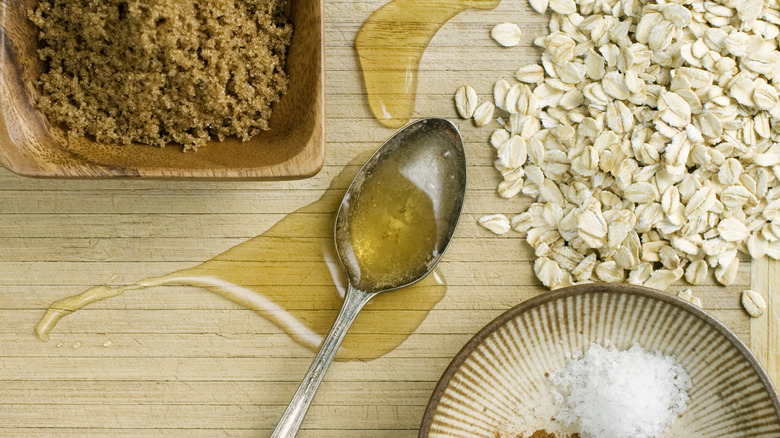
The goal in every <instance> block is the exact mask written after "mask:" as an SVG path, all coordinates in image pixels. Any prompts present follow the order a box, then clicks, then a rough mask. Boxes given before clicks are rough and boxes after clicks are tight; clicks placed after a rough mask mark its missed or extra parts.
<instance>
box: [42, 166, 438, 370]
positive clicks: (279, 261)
mask: <svg viewBox="0 0 780 438" xmlns="http://www.w3.org/2000/svg"><path fill="white" fill-rule="evenodd" d="M356 161H357V160H356ZM353 164H354V163H353ZM354 171H355V166H347V167H345V168H344V170H342V172H341V173H340V174H339V175H338V176H337V177H336V178H335V179H334V180H333V182H332V183H331V186H330V188H329V189H328V190H326V191H325V194H324V195H323V196H322V197H321V198H320V199H319V200H317V201H315V202H313V203H312V204H310V205H308V206H305V207H303V208H300V209H299V210H296V211H295V212H293V213H291V214H289V215H287V216H286V217H285V218H284V219H282V220H281V221H279V222H278V223H277V224H276V225H274V226H273V227H271V228H270V229H268V230H267V231H266V232H264V233H263V234H261V235H260V236H257V237H254V238H252V239H250V240H248V241H246V242H244V243H242V244H239V245H237V246H235V247H233V248H231V249H229V250H227V251H225V252H224V253H222V254H220V255H218V256H216V257H214V258H213V259H211V260H208V261H206V262H204V263H202V264H200V265H198V266H195V267H193V268H189V269H183V270H180V271H176V272H173V273H170V274H167V275H163V276H160V277H152V278H147V279H144V280H141V281H139V282H137V283H135V284H130V285H123V286H96V287H93V288H90V289H88V290H86V291H84V292H82V293H81V294H78V295H74V296H72V297H68V298H65V299H62V300H59V301H56V302H54V303H52V305H51V306H50V307H49V309H48V310H47V312H46V314H45V315H44V316H43V318H42V319H41V320H40V321H39V322H38V324H37V325H36V327H35V331H36V333H37V335H38V337H39V338H40V339H41V340H47V339H48V337H49V333H50V332H51V331H52V329H53V328H54V327H55V326H56V324H57V322H58V321H60V319H62V318H63V317H65V316H67V315H70V314H72V313H73V312H76V311H77V310H79V309H81V308H83V307H84V306H87V305H89V304H91V303H94V302H97V301H101V300H105V299H108V298H112V297H115V296H118V295H120V294H122V293H124V292H126V291H132V290H138V289H145V288H150V287H156V286H165V285H188V286H195V287H199V288H203V289H206V290H208V291H210V292H213V293H215V294H218V295H221V296H222V297H224V298H226V299H228V300H230V301H233V302H235V303H237V304H239V305H241V306H243V307H246V308H249V309H252V310H254V311H255V312H257V313H259V314H260V315H262V316H263V317H265V318H267V319H268V320H269V321H271V322H273V323H274V324H276V325H277V326H279V327H280V328H281V329H282V330H284V331H285V332H286V333H287V334H289V335H290V337H291V338H292V339H293V340H295V342H297V343H299V344H301V345H303V346H304V347H306V348H307V349H309V350H312V351H317V349H318V348H319V345H320V342H321V341H322V339H323V338H324V336H325V335H326V334H327V332H328V330H330V327H331V325H332V324H333V321H334V319H335V317H336V314H337V313H338V311H339V309H340V308H341V304H342V302H343V295H344V289H345V287H346V278H345V274H344V270H343V268H342V266H341V264H340V263H339V261H338V257H337V256H336V249H335V243H334V239H333V224H334V220H335V216H336V211H337V210H338V206H339V204H340V202H341V198H342V197H343V195H344V193H345V191H346V189H345V188H346V187H347V186H348V185H349V182H350V181H351V180H352V177H353V176H354ZM445 292H446V286H445V284H444V280H443V278H442V276H441V275H440V273H439V272H437V271H434V272H433V273H431V274H430V275H428V276H427V277H426V278H425V279H424V280H422V281H421V282H419V283H416V284H415V285H413V286H410V287H408V288H405V289H401V290H398V291H396V292H393V293H387V294H381V295H379V296H377V297H375V298H374V299H373V300H372V301H371V302H370V303H368V305H366V308H365V309H364V310H363V311H362V312H361V313H360V314H359V315H358V317H357V320H356V321H355V322H354V323H353V325H352V327H351V328H350V331H349V333H348V334H347V336H346V338H345V339H344V343H343V344H342V347H341V349H340V350H339V353H338V356H337V357H338V358H339V359H348V360H357V359H361V360H365V359H374V358H377V357H380V356H382V355H384V354H386V353H388V352H390V351H392V350H393V349H395V348H396V347H397V346H398V345H400V344H401V343H402V342H403V341H404V340H405V339H406V338H408V337H409V335H410V334H411V333H412V332H414V330H415V329H416V328H417V327H418V326H419V325H420V323H422V321H423V320H424V319H425V317H426V316H427V315H428V313H429V311H430V310H431V309H432V308H433V306H434V305H435V304H436V303H438V302H439V301H440V300H441V299H442V297H444V294H445ZM193 323H194V324H195V323H196V322H193ZM258 341H259V342H261V341H262V339H258Z"/></svg>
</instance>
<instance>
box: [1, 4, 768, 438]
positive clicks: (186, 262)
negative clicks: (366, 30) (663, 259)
mask: <svg viewBox="0 0 780 438" xmlns="http://www.w3.org/2000/svg"><path fill="white" fill-rule="evenodd" d="M12 3H14V2H9V1H6V0H2V3H0V5H2V7H3V8H7V7H8V5H9V4H12ZM383 3H384V0H369V1H363V0H360V1H358V0H338V1H336V0H333V1H330V0H329V1H327V2H326V3H325V34H326V47H325V55H326V78H325V84H326V100H325V107H326V114H327V119H326V131H327V157H326V159H325V163H324V167H323V169H322V171H321V172H320V173H318V174H317V175H316V176H315V177H313V178H310V179H305V180H299V181H275V182H262V183H260V182H249V181H220V182H214V181H211V182H209V181H175V180H170V181H153V180H99V181H94V180H93V181H90V180H47V179H29V178H23V177H19V176H17V175H14V174H13V173H12V172H10V171H7V170H0V321H2V324H0V436H2V437H47V436H57V437H148V436H155V437H214V436H236V437H250V436H251V437H257V436H269V435H270V433H271V430H272V429H273V427H274V426H275V424H276V421H277V420H278V418H279V416H280V415H281V413H282V411H283V408H284V406H285V405H286V403H287V401H288V400H289V397H291V396H292V394H293V392H294V391H295V389H296V387H297V384H298V381H299V379H300V378H302V377H303V375H304V372H305V371H306V368H307V367H308V365H309V362H310V360H311V358H312V357H313V354H312V353H311V352H309V351H308V350H306V349H304V348H303V347H301V346H299V345H298V344H296V343H294V342H293V341H292V340H290V338H289V337H288V336H287V335H285V334H284V333H283V332H282V331H281V330H280V329H278V328H277V327H276V326H274V325H273V324H271V323H269V322H268V321H266V320H264V319H262V318H261V317H259V316H258V315H256V314H254V313H252V312H251V311H248V310H245V309H242V308H240V307H238V306H236V305H234V304H232V303H230V302H228V301H226V300H224V299H222V298H219V297H217V296H214V295H212V294H210V293H208V292H206V291H203V290H200V289H195V288H190V287H183V286H175V287H165V288H152V289H148V290H139V291H132V292H127V293H126V294H125V295H122V296H120V297H117V298H114V299H111V300H108V301H105V302H101V303H96V304H94V305H92V306H89V307H88V308H86V309H85V310H83V311H82V313H81V314H76V315H73V316H71V317H68V318H66V319H64V320H63V321H62V323H61V324H62V325H61V326H58V327H57V329H56V330H55V331H54V332H53V333H52V339H51V341H49V342H47V343H43V342H41V341H39V340H38V339H37V338H36V337H35V334H34V332H33V327H34V325H35V323H36V322H37V320H38V319H39V318H40V317H41V316H42V315H43V313H44V310H45V309H46V308H47V307H48V305H49V304H51V302H53V301H55V300H58V299H61V298H64V297H66V296H69V295H72V294H75V293H79V292H82V291H83V290H84V289H86V288H89V287H91V286H95V285H100V284H106V283H108V284H123V283H132V282H135V281H138V280H139V279H142V278H145V277H148V276H151V275H162V274H166V273H169V272H171V271H174V270H177V269H183V268H189V267H192V266H195V265H197V264H200V263H203V262H204V261H206V260H208V259H210V258H212V257H214V256H216V255H217V254H220V253H222V252H224V251H225V250H227V249H229V248H231V247H233V246H235V245H237V244H239V243H241V242H244V241H246V240H249V239H251V238H253V237H255V236H257V235H259V234H261V233H263V232H264V231H265V230H267V229H268V228H270V227H271V226H273V225H274V224H275V223H276V222H278V221H279V220H281V219H282V218H284V217H285V216H286V215H287V214H289V213H291V212H293V211H295V210H296V209H298V208H300V207H303V206H305V205H308V204H310V203H312V202H314V201H315V200H317V199H319V198H320V197H321V196H322V194H323V193H325V192H326V191H328V190H336V189H337V188H329V187H330V186H331V181H332V180H333V179H334V177H335V176H336V175H337V174H338V173H339V172H340V171H341V170H342V169H344V168H345V167H347V166H353V167H354V168H355V170H356V166H355V165H354V164H349V163H350V162H351V161H353V159H355V158H356V157H359V156H361V155H363V156H365V154H367V153H370V152H371V151H372V150H373V149H375V148H376V147H378V146H379V144H381V142H382V141H384V140H385V139H386V138H387V137H388V136H389V135H390V134H392V130H390V129H387V128H384V127H382V126H381V125H380V124H379V123H378V122H376V121H375V120H374V119H373V118H372V116H371V113H370V111H369V108H368V104H367V103H366V100H365V96H364V90H363V86H362V84H361V83H360V80H359V78H360V73H359V72H358V71H357V65H358V63H357V60H356V58H355V56H356V55H355V52H354V49H353V46H352V42H353V41H354V36H355V33H356V32H357V30H358V28H359V26H360V24H361V23H362V22H363V21H364V20H365V19H366V18H367V17H368V16H369V15H370V14H371V12H372V11H373V10H375V9H377V8H378V7H380V6H381V5H382V4H383ZM504 21H515V22H518V23H520V24H521V26H522V27H523V30H524V37H523V46H522V47H519V48H515V49H505V48H500V47H497V45H496V44H494V43H493V42H492V41H491V40H490V36H489V29H490V27H492V25H494V24H496V23H500V22H504ZM544 22H545V18H544V17H542V16H539V15H537V14H535V13H533V12H532V11H531V10H530V8H529V7H528V6H527V2H526V0H504V1H503V2H502V3H501V4H500V5H499V7H498V8H497V9H495V10H493V11H480V12H476V11H466V12H464V13H462V14H460V15H458V16H456V17H455V18H454V19H453V20H451V21H450V22H448V23H447V24H445V25H444V26H443V27H442V29H441V30H440V31H439V32H438V33H437V35H436V36H435V37H434V39H433V40H432V41H431V47H430V48H429V50H428V51H426V53H425V54H424V55H423V58H422V64H421V66H420V77H419V90H420V95H419V96H418V100H417V105H416V108H415V113H414V115H413V117H427V116H437V117H445V118H448V119H450V120H452V121H454V122H455V123H456V124H458V126H459V128H460V130H461V132H462V134H463V137H464V139H465V141H466V151H467V156H468V160H469V168H468V178H469V180H468V182H469V188H468V194H467V198H466V205H465V207H464V214H463V217H462V219H461V222H460V224H459V227H458V230H457V233H456V236H455V239H454V241H453V243H452V245H451V246H450V248H449V249H448V252H447V254H445V257H444V260H443V262H442V263H441V264H440V267H441V270H442V273H443V275H444V277H445V278H446V279H447V282H448V290H447V294H446V296H445V297H444V298H443V299H442V300H441V302H439V303H438V304H437V305H436V307H435V308H434V309H433V310H432V311H431V313H430V314H429V315H428V317H427V318H426V320H425V321H424V322H423V323H422V324H421V325H420V327H419V328H418V329H417V330H416V331H415V332H414V333H413V334H412V335H411V336H410V337H409V338H408V339H407V340H406V341H405V342H404V343H403V344H401V345H400V346H399V347H398V348H397V349H395V350H394V351H392V352H391V353H389V354H387V355H386V356H384V357H381V358H379V359H375V360H371V361H366V362H338V363H335V364H334V365H333V367H332V368H331V369H330V371H329V373H328V375H327V376H326V378H325V383H324V385H323V387H322V388H321V390H320V393H319V394H318V395H317V397H316V399H315V401H314V405H313V407H312V411H311V412H310V414H309V416H308V417H307V419H306V421H305V422H304V425H303V431H302V432H301V434H300V435H299V436H301V437H322V438H330V437H332V438H336V437H339V438H352V437H354V438H357V437H361V438H365V437H413V436H416V434H417V428H418V426H419V423H420V420H421V419H422V415H423V412H424V410H425V405H426V403H427V401H428V397H429V395H430V393H431V391H432V390H433V388H434V386H435V383H436V381H437V380H438V378H439V376H440V375H441V373H442V371H443V370H444V368H445V367H446V366H447V364H448V363H449V361H450V359H451V358H452V357H453V356H454V355H455V354H456V353H457V352H458V350H459V349H460V348H461V346H462V345H463V344H464V343H465V342H466V341H467V340H468V339H469V338H470V337H471V336H472V335H473V334H474V333H476V331H478V330H479V329H480V328H481V327H482V326H484V325H485V324H486V323H488V322H489V321H490V320H491V319H493V318H494V317H496V316H498V315H499V314H500V313H502V312H503V311H505V310H507V309H509V308H510V307H512V306H514V305H516V304H518V303H520V302H521V301H523V300H526V299H528V298H531V297H533V296H536V295H538V294H540V293H543V292H544V288H543V287H541V286H540V285H539V283H538V282H537V281H536V280H535V279H534V277H533V272H532V269H531V267H532V265H531V263H532V260H533V252H532V251H531V249H530V248H529V247H528V245H527V244H526V243H525V241H524V239H523V236H522V235H520V234H517V233H513V234H507V235H505V236H500V237H499V236H494V235H492V234H490V233H489V232H488V231H486V230H484V229H482V228H480V227H478V226H477V225H476V219H477V218H478V217H479V216H481V215H483V214H487V213H505V214H515V213H518V212H520V211H523V209H524V208H525V207H526V206H527V201H523V200H511V201H507V200H504V199H501V198H499V197H498V196H497V195H496V193H495V187H496V184H497V183H498V181H499V180H498V176H497V174H496V171H495V170H494V168H493V165H492V163H493V160H494V156H493V154H494V153H495V152H494V150H493V149H492V148H491V147H490V146H489V144H488V142H487V138H488V137H489V134H490V132H491V130H492V129H494V128H495V127H496V126H495V125H492V126H491V125H488V126H485V127H482V128H476V127H474V126H473V125H472V124H471V123H470V122H467V121H463V120H459V119H457V116H456V113H455V109H454V106H453V104H452V94H453V93H454V91H455V89H456V88H457V86H459V85H461V84H464V83H468V84H470V85H472V86H473V87H475V88H476V89H477V91H478V92H479V93H480V95H481V98H482V99H484V98H486V97H487V96H488V95H489V94H490V90H491V87H492V85H493V83H494V81H495V80H496V79H498V78H500V77H505V78H509V77H511V75H512V73H513V72H514V70H515V69H516V68H518V67H520V66H521V65H523V64H525V63H528V62H536V59H537V57H538V55H539V52H538V50H537V49H536V48H534V47H532V46H531V41H532V39H533V38H534V37H535V36H537V35H540V34H542V33H543V31H544V27H543V26H544ZM474 59H479V60H480V61H479V62H474ZM0 91H2V89H0ZM341 188H342V189H343V187H341ZM291 237H296V238H299V239H325V238H327V236H324V235H322V234H321V233H319V234H318V233H313V232H310V231H308V230H301V231H300V234H299V235H297V236H291ZM744 260H745V263H743V264H742V269H741V271H740V274H739V278H738V281H737V284H735V285H734V286H731V287H728V288H724V287H719V286H717V285H716V284H715V283H714V281H713V280H712V279H710V280H709V281H708V282H707V284H705V285H703V286H698V287H696V288H694V293H695V295H697V296H699V297H700V298H701V299H702V301H703V303H704V308H705V309H706V310H708V311H709V312H711V313H712V314H713V315H714V316H715V317H716V318H718V319H719V320H721V321H722V322H723V323H724V324H726V325H727V326H728V327H729V328H731V329H732V330H734V332H735V333H736V334H737V335H738V336H739V337H740V338H741V339H742V340H743V341H744V342H745V343H747V344H748V345H750V346H751V347H752V349H753V351H754V352H755V353H756V355H757V356H758V357H759V358H760V359H761V361H762V363H764V364H765V366H767V369H768V371H769V373H770V375H771V376H772V378H773V379H774V381H775V382H776V383H777V382H778V380H779V379H780V355H779V354H780V315H779V314H778V312H780V310H778V309H780V307H778V306H780V286H778V285H777V281H771V279H776V278H778V275H780V264H778V263H776V262H770V261H768V260H759V261H757V262H753V263H752V264H751V263H748V262H747V260H746V259H744ZM290 263H298V264H300V266H301V268H302V269H303V268H305V266H306V264H307V263H312V261H311V260H307V259H306V257H305V254H303V255H302V257H301V259H300V260H295V261H290ZM685 287H687V286H685V285H683V284H680V285H675V286H673V287H672V288H671V292H676V291H679V290H682V289H683V288H685ZM747 287H752V288H753V289H754V290H757V291H759V292H761V293H763V294H765V296H766V297H767V300H768V302H769V305H770V311H769V312H768V314H767V315H765V316H764V317H762V318H759V319H754V320H751V319H749V318H748V317H747V315H746V314H745V313H744V311H743V310H742V308H741V306H740V303H739V293H740V292H741V291H742V290H743V289H745V288H747ZM300 305H301V306H305V305H306V303H301V304H300ZM311 312H334V310H333V309H311ZM366 317H376V318H381V317H382V315H381V314H371V313H367V314H366ZM353 335H356V334H353ZM357 335H360V336H368V337H371V336H381V334H380V333H361V334H357ZM106 341H111V344H110V345H109V346H108V347H106V346H104V345H103V344H104V343H105V342H106ZM77 343H78V348H74V347H73V346H74V345H76V344H77Z"/></svg>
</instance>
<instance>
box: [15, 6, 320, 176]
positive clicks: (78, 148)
mask: <svg viewBox="0 0 780 438" xmlns="http://www.w3.org/2000/svg"><path fill="white" fill-rule="evenodd" d="M289 1H290V3H289V7H288V9H289V11H290V14H289V15H290V20H291V22H292V23H293V26H294V29H293V40H292V43H291V45H290V48H289V51H288V54H287V72H288V73H289V75H290V88H289V90H288V92H287V94H286V95H285V96H284V97H283V98H282V100H281V101H279V102H277V104H276V105H275V106H274V112H273V115H272V117H271V120H270V130H268V131H266V132H263V133H261V134H259V135H256V136H254V137H253V138H252V139H251V140H250V141H248V142H241V141H239V140H237V139H235V138H230V139H226V140H225V141H223V142H209V144H207V145H206V146H205V147H203V148H201V149H200V150H198V151H197V152H196V153H182V149H181V147H178V146H168V147H165V148H157V147H154V146H147V145H135V144H134V145H128V146H116V145H108V144H104V143H98V142H95V141H93V140H91V139H86V138H79V139H73V138H68V137H67V136H66V135H65V134H64V132H63V130H62V129H61V128H59V127H57V126H52V125H51V124H49V122H48V121H47V120H46V118H45V117H44V116H43V115H42V114H41V113H40V112H38V111H37V110H36V108H35V104H34V102H35V99H36V96H37V95H38V90H37V88H36V83H37V80H38V77H39V75H40V72H41V70H42V68H43V65H42V63H41V61H40V60H39V59H38V55H37V47H38V45H37V33H36V28H35V27H34V26H33V25H32V23H30V22H29V20H28V19H27V11H29V10H30V9H32V8H33V7H34V6H35V5H36V4H37V0H19V1H13V2H2V3H0V24H1V25H2V29H1V31H2V33H1V34H0V41H2V52H0V109H1V111H0V164H2V165H3V166H5V167H7V168H8V169H10V170H12V171H14V172H16V173H19V174H23V175H29V176H49V177H111V176H142V177H160V178H176V177H193V178H219V177H227V178H242V177H243V178H251V179H289V178H302V177H308V176H311V175H314V174H315V173H317V172H318V171H319V170H320V169H321V167H322V164H323V161H324V153H325V147H324V86H323V85H324V84H323V82H324V62H323V21H322V11H323V2H322V0H320V1H306V0H289Z"/></svg>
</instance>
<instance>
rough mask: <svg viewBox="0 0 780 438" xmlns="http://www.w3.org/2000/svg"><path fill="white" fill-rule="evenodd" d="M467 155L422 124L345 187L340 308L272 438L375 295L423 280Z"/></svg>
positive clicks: (439, 127) (286, 428)
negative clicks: (343, 290) (344, 277)
mask: <svg viewBox="0 0 780 438" xmlns="http://www.w3.org/2000/svg"><path fill="white" fill-rule="evenodd" d="M465 192H466V155H465V152H464V150H463V140H462V139H461V137H460V134H459V133H458V130H457V128H456V127H455V126H454V125H453V124H452V123H450V122H449V121H447V120H443V119H423V120H420V121H417V122H415V123H412V124H410V125H407V126H406V127H405V128H403V129H401V130H400V131H398V132H397V133H396V134H395V135H393V136H392V137H390V138H389V139H388V140H387V141H386V142H385V143H384V144H383V145H382V146H381V147H380V148H379V149H378V150H377V151H376V152H375V153H374V155H372V156H371V158H369V159H368V161H367V162H366V164H365V165H364V166H363V167H362V168H361V169H360V171H359V172H358V174H357V176H356V177H355V179H354V180H353V181H352V184H350V186H349V188H348V189H347V192H346V194H345V195H344V199H343V200H342V202H341V205H340V206H339V211H338V213H337V215H336V223H335V227H334V237H335V240H336V249H337V252H338V255H339V259H340V260H341V263H342V264H343V265H344V269H345V271H346V273H347V279H348V282H347V290H346V293H345V296H344V304H343V305H342V307H341V311H340V312H339V315H338V316H337V317H336V320H335V321H334V323H333V327H332V328H331V330H330V332H329V333H328V335H327V336H326V337H325V339H324V340H323V342H322V345H321V346H320V350H319V352H318V353H317V355H316V356H315V358H314V361H313V362H312V364H311V367H310V368H309V371H308V373H307V374H306V377H305V378H304V380H303V381H302V382H301V385H300V386H299V387H298V390H297V391H296V393H295V395H294V396H293V398H292V400H291V401H290V404H289V406H288V407H287V410H286V411H285V413H284V414H283V415H282V418H281V420H280V421H279V424H278V425H277V427H276V429H275V430H274V432H273V434H272V438H280V437H293V436H295V434H296V433H297V431H298V428H299V427H300V425H301V422H302V421H303V417H304V416H305V415H306V411H307V410H308V407H309V405H310V404H311V400H312V398H313V397H314V394H315V393H316V391H317V388H318V387H319V384H320V382H322V379H323V377H324V375H325V372H326V371H327V369H328V367H329V365H330V363H331V362H332V361H333V357H334V356H335V355H336V351H338V348H339V346H340V345H341V341H342V340H343V339H344V336H345V335H346V333H347V330H348V329H349V326H350V325H351V324H352V322H353V321H354V320H355V318H356V317H357V315H358V313H359V312H360V310H361V309H362V308H363V306H365V304H366V303H367V302H368V301H369V300H370V299H371V298H372V297H374V296H375V295H377V294H379V293H382V292H388V291H392V290H396V289H400V288H403V287H406V286H409V285H411V284H414V283H416V282H418V281H420V280H421V279H423V278H425V276H426V275H428V273H430V271H431V270H432V269H433V268H434V267H435V266H436V264H437V263H438V262H439V260H440V259H441V257H442V255H443V254H444V250H445V249H446V248H447V246H448V244H449V242H450V240H451V238H452V235H453V233H454V232H455V227H456V225H457V223H458V218H459V217H460V212H461V209H462V207H463V200H464V196H465Z"/></svg>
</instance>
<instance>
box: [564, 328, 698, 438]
mask: <svg viewBox="0 0 780 438" xmlns="http://www.w3.org/2000/svg"><path fill="white" fill-rule="evenodd" d="M550 381H551V382H552V384H553V385H554V386H555V388H554V390H553V395H554V396H555V399H556V403H557V404H558V405H559V406H560V410H559V412H558V414H557V415H556V416H555V419H556V420H557V421H560V422H562V423H563V424H564V425H566V426H567V427H572V426H573V427H574V428H575V429H577V430H579V433H580V435H582V436H583V437H584V438H596V437H598V438H651V437H657V436H659V435H660V434H661V433H662V432H664V431H665V430H666V429H668V428H669V426H671V424H672V422H673V421H674V419H675V418H677V416H678V415H679V414H680V413H681V412H682V411H683V410H685V406H686V404H687V403H688V394H687V392H686V391H687V390H688V389H689V388H690V387H691V380H690V377H689V376H688V373H687V372H686V371H685V369H683V367H682V366H680V365H679V364H678V363H677V361H676V359H675V358H674V357H671V356H662V355H660V354H656V353H649V352H647V351H645V350H644V349H643V348H642V347H641V346H639V345H637V344H634V345H633V346H632V347H631V348H630V349H628V350H625V351H619V350H617V349H615V348H614V347H609V348H604V347H603V346H601V345H599V344H598V343H593V344H592V345H591V346H590V348H588V350H587V351H586V352H585V353H584V354H583V355H582V356H579V357H575V358H573V359H572V360H571V361H570V362H569V363H568V364H567V365H566V366H565V367H564V368H561V369H558V370H556V371H555V372H553V373H552V374H551V375H550Z"/></svg>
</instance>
